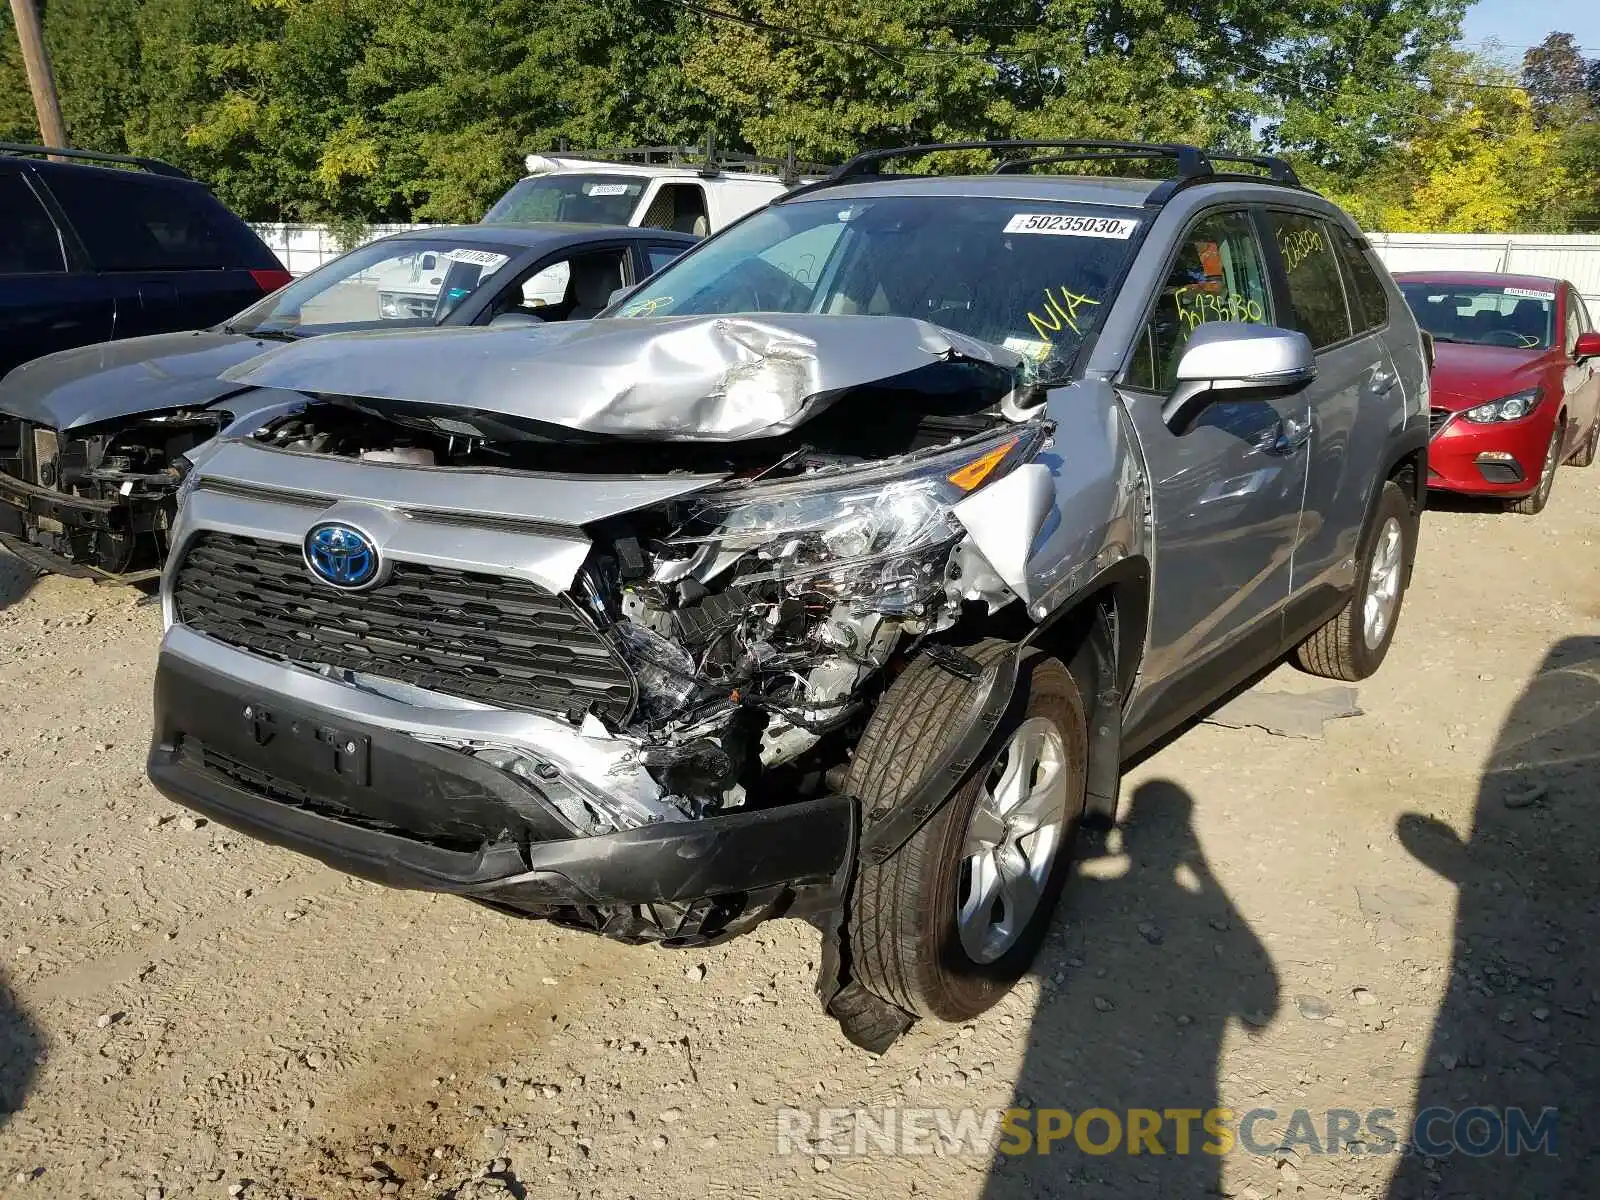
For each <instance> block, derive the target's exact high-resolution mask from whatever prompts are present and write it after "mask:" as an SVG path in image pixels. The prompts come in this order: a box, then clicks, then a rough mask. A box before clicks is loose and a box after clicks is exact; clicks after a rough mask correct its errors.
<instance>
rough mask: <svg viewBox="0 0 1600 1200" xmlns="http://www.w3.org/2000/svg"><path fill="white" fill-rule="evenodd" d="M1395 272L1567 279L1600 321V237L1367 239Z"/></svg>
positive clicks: (1392, 235)
mask: <svg viewBox="0 0 1600 1200" xmlns="http://www.w3.org/2000/svg"><path fill="white" fill-rule="evenodd" d="M1367 237H1368V238H1369V239H1371V241H1372V245H1373V248H1374V249H1375V250H1377V252H1378V257H1379V258H1381V259H1383V261H1384V264H1385V265H1386V266H1387V267H1388V268H1389V269H1390V270H1391V271H1491V272H1493V273H1495V274H1497V275H1544V276H1548V277H1549V278H1552V279H1569V280H1571V281H1572V284H1573V286H1574V287H1576V288H1577V289H1578V291H1579V292H1580V293H1582V295H1583V298H1584V300H1585V301H1586V302H1587V303H1588V305H1589V306H1590V308H1591V313H1592V315H1594V316H1596V317H1597V318H1600V235H1595V234H1589V233H1369V234H1368V235H1367Z"/></svg>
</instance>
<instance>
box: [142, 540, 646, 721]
mask: <svg viewBox="0 0 1600 1200" xmlns="http://www.w3.org/2000/svg"><path fill="white" fill-rule="evenodd" d="M173 599H174V601H175V602H176V607H177V619H178V622H179V623H180V624H182V625H186V626H188V627H189V628H190V629H193V630H195V631H196V632H198V633H203V634H205V635H207V636H208V637H213V638H216V639H217V640H218V641H221V642H227V643H228V644H229V645H233V646H241V647H243V648H245V649H247V650H253V651H255V652H256V653H258V654H264V655H267V656H268V657H270V658H276V659H281V660H283V661H285V662H294V663H304V664H307V665H317V666H330V667H336V668H342V669H345V670H351V671H363V672H368V673H370V674H373V675H378V676H381V677H382V678H385V679H393V680H398V681H399V682H401V683H408V684H412V685H414V686H416V687H421V688H427V689H429V690H430V691H435V692H444V693H445V694H447V695H451V696H462V697H465V698H467V699H470V700H478V701H482V702H484V703H488V704H494V705H496V706H498V707H502V708H519V709H527V710H530V711H533V712H542V713H550V714H554V715H558V716H570V717H577V716H579V715H581V714H582V713H583V712H585V711H591V710H592V711H593V712H594V713H595V714H596V715H597V716H602V717H606V718H608V719H610V720H612V721H622V720H624V719H626V717H627V716H628V713H629V712H630V710H631V709H632V707H633V696H634V685H633V676H632V674H631V673H630V672H629V671H628V668H627V665H626V664H625V663H623V661H622V659H621V658H620V657H619V656H618V654H617V653H616V651H615V650H614V649H612V647H611V644H610V643H609V642H607V641H606V640H605V638H603V637H602V636H601V635H600V634H599V633H598V632H597V631H596V630H595V629H594V627H593V626H591V625H590V624H589V622H588V621H587V620H586V619H585V618H584V616H583V614H582V613H581V612H579V611H578V609H577V608H576V607H575V606H574V605H573V604H572V603H571V602H570V601H569V600H567V599H566V598H565V597H562V596H557V595H552V594H551V593H550V592H547V591H546V590H545V589H543V588H541V587H539V586H538V585H537V584H532V583H528V582H526V581H524V580H520V579H509V578H504V577H502V576H498V575H484V574H479V573H476V572H471V571H455V570H447V569H444V568H441V567H425V566H418V565H416V564H414V563H396V564H395V565H394V571H393V573H392V574H391V575H390V577H389V579H388V580H387V581H386V582H384V583H383V584H381V585H380V586H378V587H375V588H373V589H372V590H371V591H367V592H357V593H349V592H340V591H337V590H335V589H333V588H331V587H328V586H327V585H325V584H322V583H319V582H317V580H315V579H313V578H312V576H311V573H310V572H309V571H308V570H307V569H306V566H305V563H304V561H303V559H302V558H301V552H300V547H299V546H297V545H288V544H285V543H283V542H271V541H263V540H260V539H257V538H245V537H234V536H231V535H228V534H221V533H212V532H205V533H201V534H199V535H198V536H197V537H196V538H195V539H194V540H193V541H192V542H190V543H189V547H188V550H187V552H186V553H185V555H184V559H183V564H182V566H181V567H180V568H179V570H178V575H177V579H176V581H175V584H174V588H173Z"/></svg>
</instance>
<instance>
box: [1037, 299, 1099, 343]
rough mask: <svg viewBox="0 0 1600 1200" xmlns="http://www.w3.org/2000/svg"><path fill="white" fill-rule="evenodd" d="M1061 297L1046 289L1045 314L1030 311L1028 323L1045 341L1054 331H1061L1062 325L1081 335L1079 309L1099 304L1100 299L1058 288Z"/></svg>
mask: <svg viewBox="0 0 1600 1200" xmlns="http://www.w3.org/2000/svg"><path fill="white" fill-rule="evenodd" d="M1057 291H1059V292H1060V298H1059V299H1057V297H1056V293H1055V292H1052V291H1051V290H1050V289H1049V288H1045V290H1044V316H1043V317H1040V316H1039V314H1038V313H1032V312H1030V313H1029V314H1028V323H1029V324H1030V325H1032V326H1033V331H1034V332H1035V333H1037V334H1038V335H1039V336H1040V337H1042V338H1044V340H1045V341H1049V340H1050V335H1051V334H1052V333H1060V332H1061V330H1062V327H1063V326H1064V327H1066V328H1067V329H1070V330H1072V332H1073V333H1075V334H1077V335H1078V336H1079V337H1082V336H1083V330H1082V329H1081V328H1080V327H1079V326H1078V310H1079V309H1080V308H1082V307H1083V306H1084V305H1085V304H1099V303H1100V301H1098V300H1091V299H1090V298H1089V297H1088V296H1080V295H1078V293H1077V292H1072V291H1068V290H1067V289H1066V288H1058V289H1057Z"/></svg>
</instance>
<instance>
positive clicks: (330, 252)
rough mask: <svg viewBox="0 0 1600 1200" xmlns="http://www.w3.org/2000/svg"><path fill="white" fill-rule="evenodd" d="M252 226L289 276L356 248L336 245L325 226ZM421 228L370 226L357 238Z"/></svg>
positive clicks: (367, 238)
mask: <svg viewBox="0 0 1600 1200" xmlns="http://www.w3.org/2000/svg"><path fill="white" fill-rule="evenodd" d="M251 228H252V229H254V230H255V231H256V233H258V234H259V235H260V236H261V240H262V241H264V242H265V243H266V244H267V246H268V248H269V249H270V250H271V251H272V252H273V253H274V254H276V255H277V256H278V261H279V262H281V263H282V264H283V265H284V266H285V267H286V268H287V269H288V271H289V273H290V274H291V275H304V274H305V273H306V272H307V271H314V270H316V269H317V268H318V267H320V266H321V265H322V264H323V263H325V262H327V261H328V260H330V259H334V258H338V257H339V255H341V254H343V253H344V252H345V251H346V250H352V249H354V248H355V247H354V246H340V245H338V244H337V243H336V242H335V241H334V239H333V235H332V234H331V233H329V232H328V227H327V226H326V225H252V226H251ZM420 228H421V226H420V225H372V226H369V227H368V228H367V233H366V236H365V237H363V238H361V239H360V241H361V242H370V241H372V240H373V239H374V238H381V237H384V236H386V235H387V234H391V233H401V232H403V231H405V230H407V229H420ZM357 244H359V243H357Z"/></svg>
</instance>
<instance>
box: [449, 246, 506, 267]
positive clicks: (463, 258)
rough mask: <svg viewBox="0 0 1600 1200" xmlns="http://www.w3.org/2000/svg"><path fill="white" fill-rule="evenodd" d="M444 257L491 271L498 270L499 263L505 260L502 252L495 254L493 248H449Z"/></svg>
mask: <svg viewBox="0 0 1600 1200" xmlns="http://www.w3.org/2000/svg"><path fill="white" fill-rule="evenodd" d="M445 257H446V258H448V259H452V260H453V261H455V262H459V263H472V264H473V265H475V266H479V267H487V268H488V269H489V270H491V271H496V270H499V268H500V264H501V263H503V262H505V261H506V256H505V255H504V254H496V253H495V252H494V251H493V250H451V251H448V252H447V253H446V254H445Z"/></svg>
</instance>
